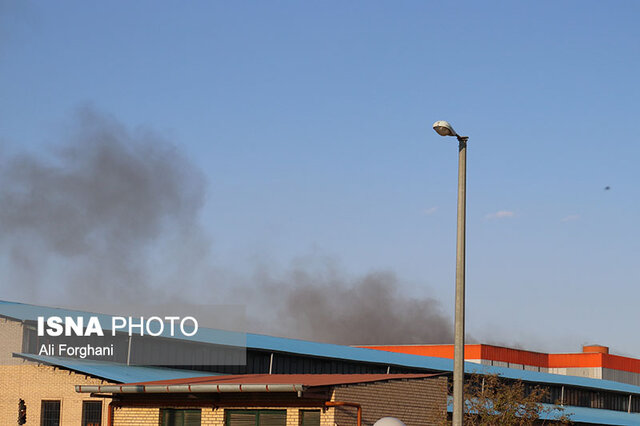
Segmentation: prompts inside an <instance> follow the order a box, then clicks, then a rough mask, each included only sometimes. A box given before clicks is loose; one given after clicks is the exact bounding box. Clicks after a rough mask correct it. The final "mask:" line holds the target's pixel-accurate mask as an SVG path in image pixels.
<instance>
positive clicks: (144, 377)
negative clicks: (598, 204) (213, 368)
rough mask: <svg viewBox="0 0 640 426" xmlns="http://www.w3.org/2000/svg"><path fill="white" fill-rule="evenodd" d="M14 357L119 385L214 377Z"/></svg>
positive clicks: (71, 359) (175, 371)
mask: <svg viewBox="0 0 640 426" xmlns="http://www.w3.org/2000/svg"><path fill="white" fill-rule="evenodd" d="M14 355H15V356H18V357H20V358H24V359H28V360H31V361H36V362H40V363H42V364H47V365H53V366H56V367H62V368H66V369H68V370H73V371H75V372H78V373H82V374H88V375H90V376H94V377H98V378H101V379H105V380H108V381H110V382H117V383H128V382H144V381H151V380H167V379H184V378H187V377H195V376H207V377H211V376H212V373H211V372H206V373H204V372H199V371H193V370H178V369H173V368H160V367H141V366H134V365H123V364H117V363H112V362H103V361H87V360H80V359H73V358H58V357H50V356H41V355H30V354H14Z"/></svg>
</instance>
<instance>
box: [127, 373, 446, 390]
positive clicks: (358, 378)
mask: <svg viewBox="0 0 640 426" xmlns="http://www.w3.org/2000/svg"><path fill="white" fill-rule="evenodd" d="M435 376H439V374H232V375H220V376H210V377H194V378H190V379H174V380H159V381H153V382H141V383H126V384H124V385H123V386H128V385H162V386H168V385H195V384H199V385H204V384H207V385H222V384H234V385H235V384H240V385H277V384H299V385H302V386H310V387H311V386H336V385H347V384H354V383H369V382H379V381H384V380H403V379H424V378H427V377H435Z"/></svg>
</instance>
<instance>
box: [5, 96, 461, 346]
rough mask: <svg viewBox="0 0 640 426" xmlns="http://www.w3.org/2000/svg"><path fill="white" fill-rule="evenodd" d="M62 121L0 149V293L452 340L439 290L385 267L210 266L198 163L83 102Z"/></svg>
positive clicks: (289, 331)
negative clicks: (33, 149)
mask: <svg viewBox="0 0 640 426" xmlns="http://www.w3.org/2000/svg"><path fill="white" fill-rule="evenodd" d="M71 128H72V130H71V132H70V134H69V135H68V136H67V137H65V138H64V142H63V143H60V144H58V145H56V146H55V148H54V149H53V150H51V151H49V152H46V153H42V154H37V155H36V154H29V153H23V154H20V155H17V156H11V157H9V158H4V159H2V161H1V162H0V179H1V184H0V270H2V271H3V273H2V280H1V282H0V298H1V299H6V300H17V301H25V302H28V303H39V304H44V305H57V306H75V307H80V308H84V309H90V308H94V309H98V310H102V311H103V312H105V313H116V312H113V311H115V310H117V309H116V307H121V306H124V305H127V306H131V305H132V304H135V303H139V304H163V305H167V304H169V305H170V306H176V305H178V304H181V303H182V304H185V303H212V304H224V303H228V302H236V303H246V304H247V305H248V306H247V312H248V316H249V318H248V321H249V324H253V325H254V326H253V327H252V331H258V332H269V333H273V334H277V335H282V336H288V337H299V338H306V339H311V340H320V341H325V342H332V343H342V344H400V343H446V342H450V341H451V340H452V338H451V329H452V327H451V323H450V321H449V320H448V318H447V317H446V316H445V315H444V314H443V313H442V311H441V309H440V305H439V303H438V302H437V301H436V300H435V299H431V298H422V299H412V298H409V297H408V296H406V295H404V294H403V293H402V291H401V288H402V287H401V286H400V284H399V283H398V280H397V278H396V277H395V275H394V274H392V273H389V272H375V273H370V274H367V275H365V276H362V277H355V278H349V277H348V275H347V274H345V273H343V272H340V271H339V270H337V269H336V268H332V267H330V266H326V265H325V266H326V267H325V266H323V267H321V268H314V267H309V265H306V266H305V265H302V264H298V265H296V266H294V267H292V268H291V270H289V271H288V272H284V273H279V272H278V271H276V273H265V272H264V270H261V269H260V268H256V270H258V271H259V273H256V274H255V275H254V276H253V280H249V279H248V278H246V277H245V278H239V279H238V278H237V277H238V275H237V274H234V273H219V272H220V270H224V268H221V267H219V266H217V265H214V264H213V262H212V261H211V257H212V256H211V253H210V238H209V236H208V235H207V233H206V232H205V230H204V228H203V227H202V226H201V224H200V218H199V215H200V212H201V209H202V206H203V205H204V200H205V188H206V185H205V179H204V176H203V174H202V173H201V172H200V171H199V170H197V168H196V167H195V166H194V165H193V164H192V163H191V162H190V161H188V159H187V158H186V157H185V156H184V155H182V154H181V153H180V152H179V151H178V150H177V149H176V148H175V146H173V145H172V144H171V143H169V142H168V141H167V140H166V139H165V138H163V137H161V136H159V135H158V134H155V133H153V132H150V131H144V130H137V131H131V130H129V129H127V128H126V127H125V126H123V125H122V124H120V123H119V122H118V121H117V120H115V119H114V118H112V117H110V116H108V115H106V114H103V113H100V112H97V111H96V110H95V109H92V108H83V109H81V110H80V111H79V113H78V114H77V117H76V118H75V122H74V124H73V126H71ZM225 277H236V278H235V279H231V280H230V279H225ZM232 281H233V282H232ZM248 281H252V282H251V284H247V282H248ZM225 294H226V295H227V296H228V297H229V298H230V300H223V299H221V297H220V295H225ZM234 294H235V295H238V294H240V295H241V297H239V298H236V300H233V295H234ZM96 307H97V308H96ZM110 307H111V308H112V309H110ZM118 313H121V312H118ZM264 316H267V317H269V318H271V321H263V317H264Z"/></svg>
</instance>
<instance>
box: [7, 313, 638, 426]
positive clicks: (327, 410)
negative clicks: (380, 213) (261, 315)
mask: <svg viewBox="0 0 640 426" xmlns="http://www.w3.org/2000/svg"><path fill="white" fill-rule="evenodd" d="M49 315H58V316H61V317H65V316H72V317H73V316H78V315H95V314H90V313H87V312H80V311H69V310H61V309H57V308H50V307H43V306H35V305H26V304H20V303H12V302H3V301H0V340H1V344H0V360H2V361H3V364H2V366H0V424H15V421H16V418H17V416H18V412H19V410H18V409H19V401H20V400H21V399H22V400H24V401H25V402H26V407H27V417H28V423H26V424H27V425H28V424H40V425H41V426H49V425H58V424H82V425H87V426H89V425H90V426H98V425H100V426H102V425H110V423H109V421H110V420H111V421H112V422H114V423H111V424H114V425H134V424H144V421H146V420H145V419H146V418H147V417H149V418H152V419H155V420H152V422H154V421H156V420H157V421H158V422H159V421H160V420H161V419H166V422H165V420H162V422H163V423H161V424H163V425H179V424H187V423H185V421H186V420H185V419H186V418H192V417H193V416H196V417H197V414H195V411H189V410H201V411H200V421H199V422H196V423H194V424H203V425H204V424H221V425H222V424H228V423H229V421H230V420H229V421H227V420H224V422H225V423H215V421H218V422H219V421H220V419H221V418H223V419H228V418H229V417H228V416H231V414H228V413H230V412H232V411H233V410H236V411H233V413H234V414H233V416H240V417H242V416H243V415H245V414H246V416H247V417H246V418H247V419H248V421H249V423H248V424H256V423H255V422H258V423H257V424H262V423H261V421H260V420H259V418H260V416H263V414H262V410H267V411H270V410H276V411H280V412H281V411H282V410H285V411H286V416H285V417H286V420H285V423H282V418H280V420H277V422H276V423H271V424H273V425H285V424H286V425H299V424H300V422H302V420H301V419H303V418H305V419H306V420H304V422H305V423H304V424H318V423H317V421H316V420H317V418H318V415H317V413H318V410H320V415H319V417H320V420H319V421H320V422H321V424H322V422H323V421H326V420H327V419H331V418H333V419H334V423H335V424H338V425H340V426H347V425H355V424H356V420H357V419H356V418H355V417H353V416H354V410H353V408H354V406H351V405H345V406H343V407H342V408H340V409H336V408H335V407H333V406H331V404H329V405H327V403H331V402H348V403H351V404H357V405H359V406H360V407H361V410H362V416H363V418H365V419H367V422H369V420H370V419H371V418H372V417H368V416H369V414H367V411H369V412H370V414H371V413H373V414H374V415H375V416H377V415H382V414H384V413H382V412H380V411H375V410H374V407H375V406H378V405H380V403H379V402H375V401H378V400H376V399H375V398H374V399H373V401H374V403H370V402H367V401H368V399H367V398H369V397H368V396H367V395H368V394H367V393H366V392H359V391H358V390H362V389H364V388H367V387H370V388H373V389H374V390H375V389H378V388H380V389H382V388H385V386H387V387H389V392H387V394H386V397H385V401H387V402H389V404H387V405H386V408H385V410H388V411H389V413H390V414H389V415H393V413H396V414H397V413H400V411H402V410H400V409H399V407H403V406H402V401H405V400H406V401H413V402H411V406H414V405H417V406H422V405H424V402H420V401H421V400H420V398H421V396H420V395H422V394H423V393H425V391H424V390H419V388H420V386H428V387H429V389H431V390H430V391H429V395H431V397H433V404H432V405H431V409H430V410H431V411H430V413H428V414H425V413H423V414H421V415H422V416H431V415H435V414H434V413H436V412H438V411H439V412H441V411H442V407H443V405H444V406H445V407H446V408H445V409H447V410H449V409H450V406H449V405H448V404H447V403H446V402H447V400H448V395H447V386H446V385H445V383H446V380H448V379H449V377H450V375H451V371H452V369H453V362H452V361H451V360H450V359H447V358H446V357H437V356H425V355H423V354H414V353H406V352H402V351H389V350H378V349H372V348H360V347H349V346H341V345H332V344H324V343H317V342H309V341H302V340H295V339H286V338H279V337H272V336H265V335H258V334H246V335H243V338H242V339H241V340H242V345H240V344H239V343H238V342H239V340H236V339H232V338H230V337H229V335H228V334H227V333H225V332H222V331H220V330H213V329H202V330H200V331H199V332H198V334H197V335H196V336H193V337H192V338H190V340H189V341H183V340H180V339H171V338H169V337H167V336H159V337H158V339H157V340H154V341H152V342H151V343H152V347H155V348H156V350H161V348H166V352H170V350H171V351H173V350H177V351H178V352H179V351H180V350H182V349H183V348H184V347H188V348H191V349H193V348H197V350H196V351H192V350H189V351H186V352H184V351H183V352H184V353H178V354H177V355H175V356H176V357H177V358H176V359H179V360H180V361H181V362H182V364H180V365H179V366H178V367H179V368H178V367H176V366H173V367H172V368H167V367H168V366H167V365H149V366H140V365H132V364H133V363H129V365H127V362H126V361H127V360H129V361H130V360H136V359H137V358H136V357H137V356H138V355H139V353H138V352H137V351H138V350H140V349H141V347H140V346H138V345H140V341H141V339H138V340H136V339H133V340H131V339H129V341H128V345H127V348H126V349H127V352H126V357H124V358H117V357H116V359H113V360H111V361H96V360H90V359H85V360H79V359H75V358H66V357H57V356H47V355H42V354H37V353H33V350H32V349H33V347H34V346H35V347H38V346H39V345H41V344H48V343H47V340H46V339H47V338H46V337H45V338H44V343H43V341H42V340H41V338H43V337H44V336H38V333H34V330H35V328H36V325H37V318H38V316H49ZM110 318H111V317H110V316H108V315H101V321H102V319H104V320H105V322H106V323H108V322H109V321H108V320H109V319H110ZM120 337H122V336H118V339H120ZM153 345H156V346H153ZM233 345H238V347H234V348H232V349H234V350H237V349H241V351H242V353H243V356H244V357H245V362H244V364H241V365H239V364H235V365H223V364H213V365H209V364H203V363H201V362H196V361H198V359H200V360H201V359H203V358H202V357H206V358H205V359H207V360H209V359H213V360H217V359H220V356H221V355H220V354H221V353H224V354H228V353H229V352H228V351H227V350H228V349H229V348H230V347H231V346H233ZM147 349H148V347H147V348H146V349H145V348H144V347H142V351H141V352H144V351H145V350H147ZM387 349H388V348H387ZM221 351H222V352H221ZM225 351H226V352H225ZM233 353H235V354H237V353H238V351H235V352H233ZM483 356H485V357H486V355H483V354H482V353H481V354H480V356H479V357H478V358H474V359H478V360H481V362H480V363H473V362H467V363H465V371H466V372H467V373H478V374H497V375H500V376H501V377H503V378H504V379H506V380H521V381H523V382H525V383H527V384H530V385H537V386H542V387H545V388H547V389H548V390H549V392H550V398H549V402H553V401H556V400H560V401H561V402H562V403H563V405H564V406H565V408H566V412H567V413H570V414H571V418H572V420H573V421H574V422H576V423H577V424H607V425H621V424H640V386H636V385H632V384H627V383H621V382H615V381H611V380H602V379H596V378H589V377H577V376H569V375H560V374H550V373H549V372H545V371H544V370H542V369H540V370H538V369H535V368H533V367H535V366H534V365H533V364H532V365H531V368H526V365H528V364H527V363H521V364H522V366H521V367H519V368H509V367H508V366H501V365H498V364H497V362H500V361H498V360H496V362H493V365H491V362H489V365H485V364H487V363H486V362H482V360H485V361H487V360H489V361H491V360H490V359H489V358H483ZM189 357H193V358H191V359H190V358H189ZM196 358H198V359H196ZM502 362H504V361H502ZM507 362H508V361H507ZM12 363H13V364H12ZM513 364H515V363H513ZM513 366H515V365H513ZM540 368H544V367H543V366H542V367H540ZM534 370H535V371H534ZM354 374H355V375H358V376H359V378H357V377H355V376H353V380H351V381H344V378H342V379H341V378H340V377H339V376H340V375H354ZM433 374H436V376H432V375H433ZM251 375H255V376H253V378H252V377H251ZM276 375H280V376H281V377H280V378H275V377H274V376H276ZM325 375H326V376H325ZM406 375H409V376H406ZM415 375H418V376H415ZM294 376H295V377H294ZM314 376H315V377H316V378H314ZM321 376H325V378H326V379H327V381H325V382H319V380H320V378H321ZM382 376H384V377H382ZM216 377H219V379H216ZM286 377H288V379H287V378H286ZM174 380H179V381H178V382H173V381H174ZM199 380H204V382H202V384H203V385H207V386H210V385H214V384H215V385H216V386H217V385H232V386H233V385H238V386H242V388H243V389H244V390H248V389H253V391H252V392H248V393H244V392H243V395H240V392H235V395H230V394H232V393H234V392H224V395H223V392H220V393H218V392H217V391H216V392H202V393H200V392H196V390H197V388H194V387H193V385H194V384H197V382H198V381H199ZM216 380H220V382H219V383H216ZM278 380H284V382H277V381H278ZM149 382H155V384H154V383H149ZM425 383H427V384H428V385H427V384H425ZM275 384H284V385H295V386H294V387H293V388H292V389H296V391H295V392H293V391H292V392H290V393H287V392H285V393H278V392H258V391H256V390H255V389H256V388H255V387H254V388H252V387H251V386H249V387H245V385H259V387H260V386H262V385H264V389H265V390H266V389H267V386H268V387H269V388H270V387H271V385H275ZM113 385H122V386H123V388H122V389H126V390H127V391H130V390H133V389H137V388H136V386H142V389H145V387H146V386H151V389H154V388H153V386H157V385H159V386H165V387H166V386H168V388H166V389H167V391H166V392H162V393H157V392H144V391H143V392H121V391H117V390H116V389H115V388H109V387H108V386H113ZM173 385H176V386H178V387H171V386H173ZM190 385H191V386H192V387H191V388H189V386H190ZM76 386H78V387H77V388H76ZM91 386H94V387H95V386H105V387H104V388H101V389H102V390H103V391H102V392H93V390H96V388H91ZM222 388H226V389H231V388H229V387H228V386H223V387H222ZM298 388H301V389H302V391H301V394H300V395H299V394H298V391H297V389H298ZM155 389H158V388H157V387H156V388H155ZM216 389H217V388H216ZM238 389H240V388H239V387H238ZM76 390H77V391H76ZM87 390H90V391H87ZM178 390H179V391H178ZM347 391H348V392H347ZM305 392H306V394H305ZM344 392H347V393H346V394H345V393H344ZM374 393H375V392H374ZM320 394H321V395H320ZM247 395H249V396H247ZM237 398H241V399H240V400H238V399H237ZM242 398H244V399H242ZM265 398H266V399H265ZM234 399H235V402H234ZM90 403H93V404H90ZM98 403H100V404H98ZM136 404H138V405H137V406H136ZM216 404H218V405H216ZM234 404H235V405H234ZM309 405H312V406H309ZM109 406H111V407H112V409H113V411H112V410H110V409H109ZM98 407H99V411H100V413H99V414H100V415H99V416H98V415H95V416H94V415H92V416H89V414H86V415H85V414H84V413H96V412H98ZM418 408H419V407H418ZM214 410H217V411H215V413H216V416H217V417H216V418H217V419H218V420H215V421H214V420H211V416H212V415H213V414H212V413H213V412H214ZM221 410H222V411H221ZM305 410H307V411H308V413H307V411H305ZM356 411H357V410H356ZM405 411H407V410H405ZM109 412H112V413H113V417H111V419H110V417H109ZM136 413H137V414H136ZM243 413H244V414H243ZM305 413H306V414H305ZM407 413H409V411H407ZM125 414H126V415H125ZM272 414H274V413H269V412H265V414H264V416H263V417H264V418H265V419H267V418H270V416H271V415H272ZM274 415H275V414H274ZM343 415H344V416H346V417H341V416H343ZM356 415H357V413H356ZM220 416H222V417H220ZM280 416H281V417H282V415H281V414H280ZM304 416H306V417H304ZM350 416H351V417H350ZM398 416H399V418H400V419H401V420H406V421H407V424H420V423H419V422H416V421H415V420H411V419H412V417H410V416H409V415H408V414H407V418H406V419H405V418H403V417H402V415H401V414H398ZM98 417H99V421H98ZM276 417H277V416H276ZM312 418H313V419H314V420H311V419H312ZM338 418H339V419H341V420H340V421H339V422H335V419H338ZM251 419H253V420H255V422H254V423H251ZM296 419H297V420H296ZM323 419H324V420H323ZM309 422H312V423H309ZM155 424H159V423H155ZM264 424H269V423H264ZM367 424H370V423H367ZM423 424H424V423H423ZM426 424H429V423H428V422H427V423H426Z"/></svg>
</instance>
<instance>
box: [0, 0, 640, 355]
mask: <svg viewBox="0 0 640 426" xmlns="http://www.w3.org/2000/svg"><path fill="white" fill-rule="evenodd" d="M639 9H640V6H639V5H638V3H637V2H634V1H618V2H596V1H565V2H553V1H538V2H507V1H502V2H481V3H479V2H455V3H454V2H427V1H403V2H390V1H389V2H383V1H376V2H364V1H361V2H358V1H353V2H338V1H324V2H285V1H272V2H259V1H248V2H231V1H228V2H222V1H219V2H189V3H183V2H164V1H163V2H156V1H153V2H152V1H138V2H102V3H97V2H90V3H89V2H82V1H58V2H12V1H4V2H1V3H0V15H2V16H1V17H0V27H1V29H0V143H1V144H2V145H1V146H0V148H1V149H0V155H3V156H11V155H13V154H15V153H17V152H21V151H23V150H29V151H31V152H35V153H41V152H46V151H47V150H48V149H49V147H50V146H51V144H55V143H56V142H59V141H60V138H61V136H60V135H63V134H64V133H65V131H67V129H68V126H69V122H70V117H72V115H73V113H74V111H75V110H77V108H79V107H80V106H83V105H87V104H89V105H93V106H94V107H95V108H97V109H98V110H101V111H104V112H105V113H107V114H110V115H112V116H114V117H115V118H116V119H117V120H119V121H120V122H122V123H124V124H125V125H126V126H128V127H129V128H131V129H135V128H140V127H142V128H148V129H154V131H156V132H158V133H160V134H161V135H163V137H165V138H166V139H168V140H170V141H171V142H172V143H173V144H175V145H176V146H177V147H178V148H179V149H180V150H181V151H182V152H184V154H185V155H186V156H187V157H188V158H189V159H190V160H191V161H192V162H193V163H194V164H195V166H196V167H198V168H200V169H201V170H202V171H203V172H204V174H205V175H206V178H207V182H208V186H207V198H206V204H205V206H204V209H203V211H202V215H201V220H202V222H203V223H204V225H205V228H206V230H207V232H208V233H210V235H211V237H212V241H213V242H212V247H213V248H212V251H213V253H212V256H213V257H214V258H215V262H216V264H217V265H219V267H220V268H223V269H226V270H229V271H234V272H233V273H234V274H235V273H237V274H240V275H242V274H244V273H245V271H247V270H250V269H251V267H252V266H251V265H253V264H254V262H256V259H258V260H259V261H260V262H267V263H269V264H271V265H275V266H274V267H275V268H286V267H287V265H288V264H290V262H292V261H293V259H296V258H298V257H300V256H302V257H304V256H308V255H310V254H318V253H319V254H320V255H322V256H328V257H331V258H333V259H335V260H336V262H338V263H339V264H340V265H341V268H343V269H344V270H345V271H346V273H348V274H352V275H359V274H365V273H367V272H369V271H371V270H391V271H394V272H395V273H396V274H397V276H398V277H399V279H400V282H401V283H403V284H402V285H403V290H404V291H405V292H406V294H408V295H411V296H415V297H422V296H425V295H426V296H431V297H435V298H437V299H438V300H440V301H441V302H442V304H443V306H444V309H445V310H446V311H452V308H453V284H454V266H455V246H454V244H455V213H456V210H455V201H456V194H455V191H456V176H457V170H456V168H457V155H456V144H455V142H454V140H453V139H452V138H450V139H449V138H448V139H445V138H441V137H439V136H438V135H437V134H436V133H434V132H433V131H432V130H431V125H432V123H433V122H434V121H436V120H448V121H450V122H451V123H452V124H453V125H454V127H455V128H456V130H458V131H459V132H460V133H462V134H465V135H469V136H470V140H469V152H468V167H469V168H468V225H467V226H468V233H467V238H468V240H467V241H468V243H467V244H468V245H467V248H468V251H467V261H468V263H467V265H468V267H467V289H468V290H467V292H468V293H467V297H468V298H467V312H468V317H467V319H468V326H467V329H468V331H469V333H470V334H472V335H473V336H475V337H476V338H477V339H478V340H481V341H493V342H499V343H504V344H514V343H515V344H520V345H522V346H525V347H530V348H534V349H535V348H537V349H544V350H551V351H564V350H567V351H575V350H578V346H579V345H580V344H583V343H600V344H604V345H610V346H611V347H612V351H613V352H614V353H624V354H629V355H635V356H640V342H638V341H637V339H634V338H633V335H634V331H635V330H636V329H637V326H638V324H639V323H640V314H639V313H638V310H637V300H639V298H640V285H639V284H640V271H639V266H638V265H639V263H638V261H637V258H638V255H639V254H640V245H639V243H638V237H639V236H640V235H639V234H640V233H639V231H638V226H637V223H636V221H637V218H638V217H639V213H640V201H639V199H640V198H639V197H638V190H637V188H636V181H637V180H638V177H639V172H638V167H637V166H636V161H637V160H636V159H637V158H638V156H639V154H640V148H638V143H637V142H636V141H635V137H636V135H638V134H639V133H640V129H639V126H640V125H639V124H638V123H639V122H638V119H637V117H638V103H637V99H638V97H639V96H638V95H639V94H640V93H639V92H640V85H639V84H638V75H640V69H639V68H640V52H639V50H640V29H638V26H637V22H636V20H637V16H638V12H640V10H639ZM606 186H610V187H611V189H610V190H608V191H605V190H604V188H605V187H606ZM3 292H4V293H5V294H7V293H9V294H7V295H2V297H3V298H9V299H10V298H11V297H10V291H9V290H7V288H6V287H5V288H4V290H3Z"/></svg>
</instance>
